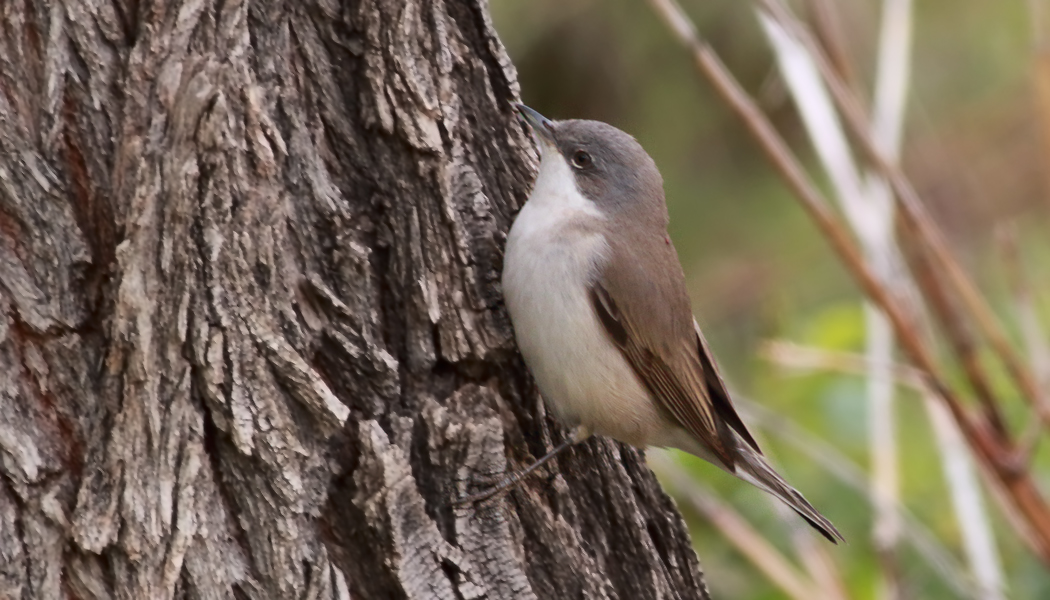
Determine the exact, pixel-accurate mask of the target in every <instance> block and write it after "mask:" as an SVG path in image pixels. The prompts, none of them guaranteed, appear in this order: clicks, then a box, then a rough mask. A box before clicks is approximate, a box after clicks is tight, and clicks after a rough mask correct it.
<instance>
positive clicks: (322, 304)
mask: <svg viewBox="0 0 1050 600" xmlns="http://www.w3.org/2000/svg"><path fill="white" fill-rule="evenodd" d="M0 13H2V14H0V598H48V599H50V598H83V599H88V598H98V599H101V598H127V599H141V598H172V597H177V598H316V599H323V598H420V599H431V598H449V599H456V598H580V597H585V598H625V599H626V598H630V599H635V598H704V597H706V595H707V594H706V591H705V590H704V586H703V582H702V579H701V575H700V572H699V568H698V564H697V561H696V557H695V555H694V553H693V550H692V549H691V547H690V543H689V539H688V536H687V533H686V529H685V527H684V525H683V522H682V520H681V518H680V516H679V515H678V513H677V512H676V510H675V508H674V506H673V504H672V503H671V502H670V500H668V499H667V497H666V496H664V494H663V493H662V492H661V491H660V489H659V487H658V485H657V484H656V482H655V481H654V479H653V477H652V475H651V474H650V472H649V471H648V469H647V468H646V467H645V464H644V462H643V459H642V456H641V455H640V453H638V452H636V451H634V450H631V449H627V448H624V447H622V446H619V445H616V444H613V443H611V442H608V441H603V440H593V441H591V442H589V443H587V444H585V445H582V446H580V447H578V448H576V449H574V450H573V451H571V452H570V453H568V454H567V455H566V456H565V457H564V458H562V459H560V460H559V461H557V462H558V464H557V465H556V466H555V467H553V468H551V469H549V470H547V471H546V477H533V478H531V479H529V480H528V481H527V482H526V483H525V484H524V485H522V486H521V487H519V488H518V489H517V490H515V491H514V492H512V493H510V494H509V495H507V496H504V497H501V498H498V499H496V500H493V501H490V502H487V503H484V504H482V505H480V506H473V507H463V508H456V507H453V506H452V505H450V503H449V502H450V500H452V499H453V498H455V497H457V496H460V495H462V494H466V493H468V492H470V491H473V490H476V489H478V488H479V487H480V486H484V485H487V484H488V483H489V482H490V481H491V480H492V476H493V475H494V474H498V473H502V472H503V471H504V470H505V469H507V468H508V465H509V466H510V468H513V467H517V466H520V465H521V464H523V463H524V462H526V461H527V460H529V459H530V458H531V456H532V455H537V456H538V455H539V454H541V453H542V452H543V451H544V450H545V449H547V448H548V447H549V446H550V444H551V443H552V442H553V441H557V440H559V439H561V436H562V435H564V432H562V431H561V430H560V429H558V428H557V427H555V426H554V425H553V424H552V423H551V421H550V420H549V419H547V418H545V417H544V415H543V408H542V403H541V402H540V400H539V398H538V397H537V394H536V392H535V390H534V389H533V388H532V387H531V383H530V380H529V378H528V376H527V373H526V371H525V369H524V366H523V365H522V363H521V360H520V357H519V356H518V355H517V353H516V351H515V348H514V344H513V339H512V336H511V330H510V327H509V324H508V322H507V318H506V315H505V313H504V312H503V309H502V301H501V296H500V290H499V270H500V265H501V252H502V247H503V241H504V235H505V232H506V230H507V228H508V226H509V224H510V221H511V219H512V216H513V214H514V213H515V211H516V210H517V209H518V208H519V207H520V204H521V203H522V202H523V200H524V198H525V196H526V193H527V189H528V185H529V183H530V181H531V177H532V174H533V171H534V162H535V155H534V150H533V149H532V144H531V142H530V140H529V138H528V136H527V134H526V133H525V131H524V130H523V128H522V126H521V125H520V124H518V122H517V121H516V120H515V118H514V116H513V111H512V109H511V102H512V101H513V100H514V99H515V98H516V97H517V94H518V90H517V84H516V81H515V74H514V70H513V67H512V66H511V64H510V61H509V60H508V58H507V56H506V54H505V52H504V50H503V48H502V46H501V44H500V42H499V40H498V39H497V38H496V35H495V33H494V31H493V29H492V25H491V23H490V22H489V20H488V16H487V7H486V5H485V3H484V0H461V1H453V0H444V1H442V0H370V1H369V0H362V1H350V0H346V1H344V2H338V1H337V0H312V1H308V2H301V3H300V2H291V1H289V2H283V3H282V2H277V1H272V2H255V3H248V2H244V1H243V0H241V1H238V0H186V1H184V2H175V1H172V2H168V1H164V0H156V1H148V0H141V1H139V0H126V1H112V2H110V1H106V0H65V1H57V0H56V1H51V2H47V1H44V0H3V1H0Z"/></svg>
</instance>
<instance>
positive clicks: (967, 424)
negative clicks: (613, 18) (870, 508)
mask: <svg viewBox="0 0 1050 600" xmlns="http://www.w3.org/2000/svg"><path fill="white" fill-rule="evenodd" d="M649 2H650V4H651V5H652V7H653V8H654V10H655V11H656V12H657V14H658V15H659V16H660V17H661V18H662V19H663V20H664V22H665V23H666V24H667V26H668V27H669V28H670V30H671V31H672V32H673V33H674V34H675V36H676V37H677V38H678V39H679V41H680V42H681V43H682V44H683V45H684V46H685V47H686V48H687V49H688V50H689V51H690V53H691V54H692V57H693V59H694V62H695V63H696V66H697V68H698V69H699V70H700V71H701V73H703V74H704V75H705V76H706V77H707V78H708V79H709V80H710V81H711V83H712V84H713V85H714V87H715V89H716V90H717V91H718V93H719V94H720V95H721V96H722V97H723V99H724V100H725V101H726V102H727V103H728V105H729V106H730V107H731V108H732V109H733V110H735V111H736V112H737V113H738V115H739V116H740V117H741V119H742V120H743V122H744V124H745V125H746V126H747V128H748V129H749V130H750V132H751V133H752V135H754V136H755V138H756V140H757V141H758V142H759V144H760V146H761V147H762V148H763V150H764V151H765V152H766V154H767V156H768V157H769V158H770V160H771V162H772V163H773V164H774V166H775V167H776V168H777V170H778V171H779V172H780V174H781V175H782V176H783V177H784V178H785V180H786V182H787V184H788V186H789V187H790V188H791V190H792V191H793V192H794V193H795V195H796V197H797V198H798V199H799V200H800V201H801V202H802V205H803V207H804V208H805V209H806V211H807V212H808V213H809V214H810V216H811V217H812V218H813V220H814V221H815V223H816V224H817V226H818V228H819V229H820V231H821V233H822V234H824V235H825V236H826V237H827V238H828V240H829V242H830V243H831V245H832V247H833V249H834V250H835V251H836V253H838V254H839V256H840V258H841V259H842V260H843V262H844V263H845V264H846V266H847V268H848V269H849V271H850V272H851V273H852V274H853V275H854V277H855V278H856V279H857V281H858V283H859V285H860V286H861V288H862V289H863V290H864V292H865V294H867V295H868V296H869V297H870V298H871V299H872V301H874V302H875V303H876V304H877V305H878V306H879V307H880V308H881V309H882V310H883V311H884V312H885V314H886V316H887V317H888V318H889V320H890V322H891V324H892V325H893V329H894V331H895V333H896V335H897V336H898V337H899V338H900V341H901V346H902V348H903V349H904V350H905V352H906V353H907V354H908V356H909V358H910V359H911V360H912V362H913V363H914V364H915V366H916V367H917V368H918V369H919V370H920V371H922V372H923V374H924V377H926V379H927V384H928V385H929V386H930V389H931V390H932V391H933V392H934V393H935V394H936V395H937V396H938V397H939V398H941V400H942V401H943V402H944V403H945V405H946V406H947V408H948V409H949V410H950V411H951V414H952V417H953V418H954V419H955V422H956V424H957V425H958V426H959V428H960V430H961V432H962V434H963V435H964V436H965V438H966V440H967V441H968V443H969V444H970V447H971V448H972V449H973V450H974V452H975V454H976V455H977V456H978V457H980V459H981V462H982V464H984V465H985V466H986V467H987V468H988V469H990V470H991V471H992V472H993V473H994V474H995V475H996V477H997V478H998V479H999V480H1000V481H1001V482H1002V483H1003V485H1004V487H1005V489H1007V490H1008V491H1009V496H1010V498H1011V500H1012V502H1013V504H1014V506H1016V507H1017V509H1018V511H1019V512H1020V513H1021V514H1023V515H1024V516H1025V520H1026V521H1027V522H1028V524H1029V526H1030V529H1031V530H1032V532H1033V533H1034V534H1035V535H1034V536H1033V537H1034V538H1036V539H1037V540H1038V542H1039V555H1040V558H1041V559H1042V560H1043V561H1044V562H1046V563H1047V564H1050V507H1048V506H1047V504H1046V501H1045V499H1044V498H1043V496H1042V494H1041V493H1040V491H1039V490H1038V488H1037V487H1036V486H1035V483H1034V481H1033V480H1032V478H1031V474H1030V473H1026V472H1018V471H1017V470H1016V469H1014V468H1013V467H1014V466H1015V461H1014V460H1012V459H1013V455H1012V451H1011V448H1010V444H1009V441H1008V440H1004V439H1002V437H1001V436H999V435H997V434H996V432H995V430H994V429H992V428H990V427H989V426H988V425H987V424H986V423H984V422H983V420H981V419H978V420H975V419H974V417H973V416H972V415H971V414H970V413H969V411H967V410H966V409H965V408H964V407H963V405H962V404H961V403H960V402H959V400H958V398H957V397H956V396H955V394H954V392H953V391H952V390H951V389H950V388H949V387H948V386H947V384H946V381H945V380H944V379H943V378H942V377H941V375H940V374H939V371H938V369H937V366H936V362H935V360H934V358H933V355H932V353H931V351H930V349H929V348H928V347H927V345H926V344H925V343H924V342H923V340H922V339H921V337H920V335H919V333H918V331H917V329H916V328H915V327H914V322H913V319H912V318H911V315H909V314H908V313H907V312H906V311H905V310H904V309H903V308H902V307H901V306H900V304H899V302H898V300H897V298H896V297H895V296H894V295H893V294H892V293H891V292H890V291H889V290H888V289H886V287H885V286H884V285H883V284H882V283H881V282H880V281H879V280H878V278H877V277H876V276H875V274H874V273H873V272H872V270H871V268H870V267H869V266H868V265H867V264H866V263H865V261H864V260H863V258H862V256H861V253H860V251H859V250H858V249H857V247H856V245H855V244H854V242H853V240H852V239H851V237H850V235H849V234H848V232H847V231H846V230H845V229H844V227H843V226H842V224H841V222H840V221H839V220H838V218H837V217H836V216H835V215H834V214H833V213H832V212H831V211H830V209H829V208H828V206H827V202H826V201H825V200H824V198H823V196H822V195H821V194H820V192H819V191H818V190H817V189H816V187H815V185H814V184H813V183H812V181H811V180H810V179H809V177H808V176H807V175H806V173H805V171H804V170H803V169H802V168H801V166H800V164H799V162H798V160H797V159H796V158H795V157H794V155H793V154H792V153H791V151H790V150H789V149H788V147H787V144H786V143H785V142H784V140H783V139H782V138H781V137H780V135H779V134H778V133H777V132H776V130H775V129H774V128H773V126H772V124H771V123H770V122H769V120H768V119H767V118H766V117H765V115H764V114H763V113H762V112H761V111H760V110H759V109H758V108H757V106H755V103H754V101H753V100H752V99H751V98H750V97H749V96H748V95H747V93H746V92H744V90H743V89H742V88H741V87H740V85H739V83H738V82H737V81H736V80H735V79H734V78H733V76H732V75H731V74H730V73H729V72H728V70H727V69H726V68H725V66H724V65H723V64H722V62H721V61H720V60H719V58H718V56H717V55H716V54H715V52H714V50H713V49H712V48H711V47H710V45H709V44H707V43H706V42H704V41H703V40H702V39H701V38H700V37H699V36H698V34H697V33H696V30H695V28H694V27H693V24H692V22H691V21H690V20H689V18H688V17H687V16H686V15H685V14H684V13H683V12H682V10H681V8H680V7H679V6H678V4H677V3H676V2H674V0H649ZM768 4H769V3H768V2H767V5H768ZM803 39H806V40H809V38H808V36H806V37H804V38H803ZM809 43H812V41H811V40H810V41H809ZM814 56H815V57H816V58H817V62H818V65H819V66H820V67H821V72H822V74H824V77H825V80H826V81H827V82H828V84H829V87H830V89H831V91H832V93H833V97H834V98H835V101H836V104H837V105H838V106H839V110H841V111H842V112H843V115H844V116H846V117H847V120H846V121H847V124H848V125H849V126H850V128H851V130H852V131H853V133H854V135H856V136H857V138H858V139H859V140H861V141H862V142H863V143H862V144H861V146H862V148H863V149H864V150H865V154H866V155H870V156H868V159H869V160H872V161H873V162H874V163H875V165H876V167H877V168H878V169H879V171H880V172H881V173H883V175H884V176H885V177H887V179H888V180H889V182H890V183H891V187H892V189H893V190H894V193H895V195H896V198H897V200H898V204H899V208H900V209H901V212H902V213H903V214H904V215H905V217H906V218H907V219H908V220H911V221H913V222H915V223H916V225H917V227H918V229H919V231H920V232H922V233H923V237H924V240H925V241H926V243H927V244H928V245H930V247H931V248H932V249H933V254H934V256H935V257H936V258H937V260H938V263H940V264H941V265H942V267H943V268H944V269H945V270H946V271H947V272H948V277H949V280H950V281H951V282H952V283H953V285H954V286H955V287H956V288H957V290H956V291H957V293H958V294H959V295H960V296H962V297H963V298H964V300H965V302H964V305H965V306H967V308H968V309H969V310H970V311H971V313H974V318H975V319H976V320H977V321H978V322H979V324H980V326H981V330H982V332H984V333H985V335H986V336H988V337H989V338H991V342H992V345H993V348H995V349H996V351H997V352H998V354H999V356H1000V359H1001V360H1003V361H1004V363H1006V365H1007V369H1008V371H1010V373H1011V375H1012V376H1013V377H1014V378H1015V380H1017V381H1018V382H1019V385H1020V387H1021V388H1022V392H1023V393H1024V394H1025V395H1026V398H1027V399H1028V400H1029V401H1030V402H1033V404H1035V405H1037V406H1038V405H1039V404H1038V403H1037V402H1034V399H1035V398H1038V394H1037V393H1036V390H1035V384H1034V380H1033V379H1032V377H1031V374H1030V373H1029V372H1028V370H1027V368H1026V367H1025V366H1024V365H1022V364H1020V362H1019V360H1016V359H1017V356H1016V354H1015V353H1014V352H1013V349H1012V348H1010V346H1009V342H1008V340H1007V338H1006V336H1005V334H1003V335H1001V336H997V335H996V333H997V332H998V333H1001V329H999V328H998V322H997V321H996V320H995V317H994V315H991V312H990V310H989V309H988V308H987V305H985V304H984V302H983V299H982V298H980V297H979V295H978V294H977V293H976V290H975V289H974V288H973V286H972V284H971V283H970V282H969V280H968V279H967V278H966V276H965V274H963V273H962V271H961V269H960V268H959V267H958V265H957V263H956V262H955V261H954V259H952V258H951V257H950V255H947V250H946V246H945V245H944V244H943V242H941V240H940V237H939V233H938V232H937V231H936V230H935V229H934V228H933V226H932V224H931V223H930V222H929V219H928V217H927V216H926V214H925V212H924V211H923V209H922V207H921V205H920V204H919V203H918V199H917V195H916V194H915V192H914V190H913V189H912V188H911V186H910V184H909V183H908V182H907V180H906V179H905V178H904V177H903V175H902V174H901V173H900V171H899V170H898V169H896V168H895V167H894V166H893V165H891V164H890V163H888V162H887V161H886V160H885V158H884V157H883V156H882V154H881V153H880V152H879V151H878V150H877V149H876V148H875V146H874V144H873V143H872V142H871V141H870V139H869V137H868V126H867V120H866V118H865V117H864V115H863V113H862V112H861V111H860V110H859V108H858V104H857V103H856V101H855V99H854V97H853V95H852V93H851V92H850V91H849V90H848V89H846V88H845V86H844V84H843V82H842V81H841V79H839V78H838V76H837V75H836V74H835V73H834V72H833V69H831V68H830V67H829V66H828V64H827V59H826V57H824V56H823V53H821V52H820V50H819V48H817V49H816V50H815V51H814ZM825 71H827V72H825ZM1041 416H1042V415H1041Z"/></svg>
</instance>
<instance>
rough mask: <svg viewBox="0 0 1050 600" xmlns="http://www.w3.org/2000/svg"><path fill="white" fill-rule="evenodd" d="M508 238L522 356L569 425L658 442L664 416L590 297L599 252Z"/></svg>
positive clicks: (509, 298)
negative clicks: (594, 265) (615, 342)
mask: <svg viewBox="0 0 1050 600" xmlns="http://www.w3.org/2000/svg"><path fill="white" fill-rule="evenodd" d="M510 241H512V242H514V243H513V244H512V243H508V247H507V254H506V258H505V261H506V264H505V269H504V296H505V298H506V303H507V309H508V311H509V313H510V317H511V321H512V322H513V324H514V333H515V337H516V339H517V342H518V346H519V347H520V349H521V353H522V356H523V357H524V358H525V362H526V364H527V365H528V367H529V370H530V371H531V372H532V374H533V377H534V378H535V380H536V384H537V385H538V386H539V389H540V393H541V394H542V395H543V398H544V401H545V403H546V405H547V406H548V407H549V408H550V409H551V410H552V411H553V413H554V415H555V416H556V417H557V418H558V419H559V421H560V422H562V423H563V424H565V425H569V426H574V425H583V426H584V427H585V428H587V429H588V430H589V431H590V432H593V433H596V434H599V435H606V436H609V437H612V438H614V439H617V440H620V441H623V442H627V443H629V444H632V445H635V446H645V445H647V444H650V443H653V439H654V436H655V435H656V434H657V433H658V431H659V430H660V425H661V421H660V419H662V415H660V414H659V412H658V411H657V409H656V407H655V406H654V405H653V403H652V401H651V400H650V398H649V395H648V392H647V391H646V390H645V389H644V388H643V387H642V385H641V382H640V381H639V379H638V376H637V375H635V373H634V371H633V370H632V369H631V367H630V365H629V364H628V363H627V361H626V360H625V359H624V357H623V355H622V354H621V353H620V351H619V349H617V348H616V347H615V346H614V345H613V344H612V342H611V340H609V338H608V336H607V334H606V333H605V331H604V330H603V329H602V327H601V324H600V323H599V321H598V318H597V316H596V315H595V313H594V309H593V308H592V306H591V301H590V297H589V295H588V286H589V285H590V278H591V276H590V272H591V271H592V270H593V262H594V256H593V255H588V252H587V250H588V248H585V247H582V248H581V247H580V246H581V245H582V246H586V245H587V242H586V241H585V240H578V241H577V242H576V246H575V247H572V246H569V245H567V244H560V243H555V244H551V243H549V241H550V240H549V239H548V240H546V242H548V243H530V240H528V239H521V238H518V239H513V238H512V240H510Z"/></svg>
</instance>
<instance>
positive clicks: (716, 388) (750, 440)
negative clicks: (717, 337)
mask: <svg viewBox="0 0 1050 600" xmlns="http://www.w3.org/2000/svg"><path fill="white" fill-rule="evenodd" d="M693 328H694V329H695V330H696V342H697V349H698V350H699V354H700V363H701V364H702V365H703V369H704V378H705V381H706V382H707V391H708V394H709V395H710V397H711V403H712V404H713V405H714V407H715V413H716V414H717V415H718V416H720V417H722V420H723V421H725V422H726V423H727V424H728V425H729V426H730V427H732V428H733V429H734V430H736V432H737V433H739V434H740V437H741V438H743V439H744V441H745V442H747V445H748V446H751V449H752V450H754V451H755V452H758V453H759V454H762V450H761V448H759V447H758V442H756V441H755V438H754V437H752V436H751V432H750V431H748V430H747V426H746V425H744V422H743V421H741V420H740V415H738V414H736V407H734V406H733V401H732V400H731V399H730V398H729V390H727V389H726V384H725V381H723V380H722V374H721V373H720V372H719V371H718V363H716V362H715V358H714V355H713V354H711V349H710V348H708V347H707V340H706V339H704V333H703V332H702V331H700V325H699V324H698V323H697V322H696V319H693Z"/></svg>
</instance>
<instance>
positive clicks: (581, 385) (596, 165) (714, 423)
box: [503, 105, 843, 542]
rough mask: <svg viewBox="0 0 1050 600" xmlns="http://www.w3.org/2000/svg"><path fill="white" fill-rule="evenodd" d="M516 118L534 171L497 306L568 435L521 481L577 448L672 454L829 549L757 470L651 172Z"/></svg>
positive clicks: (626, 144)
mask: <svg viewBox="0 0 1050 600" xmlns="http://www.w3.org/2000/svg"><path fill="white" fill-rule="evenodd" d="M518 110H519V111H520V112H521V114H522V116H523V117H524V119H525V121H526V122H527V123H528V124H529V125H530V126H531V128H532V130H533V131H534V132H535V134H536V137H537V138H538V140H539V145H540V154H541V162H540V167H539V174H538V175H537V177H536V182H535V185H534V186H533V190H532V193H531V195H530V196H529V198H528V201H527V202H526V203H525V206H524V207H523V208H522V209H521V212H520V213H519V214H518V216H517V219H516V220H515V221H514V225H513V227H511V230H510V234H509V235H508V237H507V250H506V255H505V258H504V266H503V294H504V297H505V298H506V305H507V310H508V312H509V313H510V318H511V322H512V323H513V326H514V334H515V337H516V339H517V342H518V346H519V347H520V349H521V354H522V356H523V357H524V358H525V363H526V365H528V367H529V369H530V370H531V372H532V374H533V376H534V377H535V380H536V384H537V386H538V387H539V390H540V393H541V395H542V396H543V399H544V402H545V403H546V405H547V406H548V407H549V408H550V410H551V411H552V412H553V413H554V415H555V416H556V417H557V419H558V420H559V421H560V422H561V423H563V424H565V425H569V426H573V427H575V428H576V429H575V431H574V434H573V436H572V438H570V440H568V441H567V442H566V443H564V444H562V445H561V446H559V447H558V448H556V449H555V450H554V451H552V452H551V453H550V454H548V455H547V456H546V457H544V458H543V459H541V460H540V461H538V462H537V464H535V465H533V466H532V467H530V468H529V469H527V470H526V471H525V472H528V471H531V470H532V469H534V468H535V467H537V466H539V464H542V463H543V462H546V460H547V459H549V458H550V457H551V456H553V455H554V454H556V453H557V452H558V451H560V450H561V449H563V448H565V447H566V446H568V445H570V444H571V443H574V442H578V441H580V440H583V439H585V438H587V437H588V436H590V435H591V434H598V435H604V436H608V437H611V438H613V439H616V440H619V441H621V442H626V443H628V444H631V445H633V446H638V447H645V446H662V447H670V448H678V449H680V450H684V451H685V452H688V453H690V454H694V455H696V456H699V457H700V458H703V459H704V460H707V461H708V462H711V463H713V464H715V465H716V466H718V467H721V468H722V469H724V470H725V471H727V472H729V473H731V474H733V475H736V476H737V477H739V478H741V479H743V480H745V481H747V482H749V483H752V484H754V485H756V486H758V487H759V488H761V489H763V490H765V491H767V492H769V493H770V494H773V495H774V496H776V497H777V498H779V499H780V500H782V501H783V502H785V503H786V504H787V505H788V506H790V507H791V508H792V509H794V510H795V512H797V513H798V514H799V515H801V516H802V518H803V519H805V520H806V521H807V522H808V523H809V524H810V525H812V526H813V527H814V528H815V529H816V530H817V531H819V532H820V533H821V534H823V535H824V537H826V538H827V539H829V540H831V541H832V542H836V540H837V539H838V540H841V539H843V538H842V535H841V534H840V533H839V532H838V530H837V529H835V526H834V525H832V524H831V522H830V521H828V520H827V519H826V518H825V517H824V516H823V515H821V514H820V513H819V512H817V510H816V509H815V508H813V506H812V505H810V503H809V502H807V501H806V499H805V498H803V497H802V495H801V494H799V493H798V492H797V491H796V490H795V489H794V488H792V487H791V486H790V485H788V483H787V482H785V481H784V479H783V478H782V477H781V476H780V475H779V474H777V472H776V471H774V470H773V467H771V466H770V465H769V463H768V462H766V459H765V458H764V457H763V456H762V451H761V450H760V449H759V447H758V444H757V443H755V440H754V438H753V437H752V436H751V434H750V433H749V432H748V430H747V427H746V426H745V425H744V423H743V421H741V420H740V417H739V416H738V415H737V413H736V410H735V409H734V408H733V404H732V402H731V400H730V398H729V393H728V391H727V390H726V386H725V384H724V383H723V381H722V378H721V376H720V375H719V373H718V368H717V366H716V365H715V361H714V358H713V357H712V356H711V352H710V350H709V349H708V347H707V343H706V342H705V341H704V336H703V334H702V333H701V332H700V328H699V327H698V326H697V325H696V320H695V319H694V318H693V313H692V308H691V306H690V302H689V297H688V295H687V293H686V286H685V275H684V274H683V272H682V266H681V264H680V263H679V261H678V254H677V252H676V251H675V249H674V245H673V244H672V243H671V238H670V237H668V234H667V224H668V216H667V206H666V204H665V202H664V190H663V179H662V178H661V176H660V172H659V171H658V170H657V168H656V164H655V163H654V162H653V160H652V158H650V157H649V155H648V154H647V153H646V152H645V150H644V149H642V146H641V145H640V144H639V143H638V142H637V141H636V140H635V139H634V138H633V137H631V136H630V135H628V134H626V133H624V132H623V131H620V130H619V129H617V128H615V127H613V126H611V125H607V124H605V123H601V122H598V121H583V120H570V121H550V120H548V119H546V118H544V117H543V116H542V115H540V114H539V113H537V112H536V111H534V110H532V109H530V108H528V107H526V106H523V105H518ZM512 479H513V480H515V481H516V480H517V479H520V476H516V477H514V478H512Z"/></svg>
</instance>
